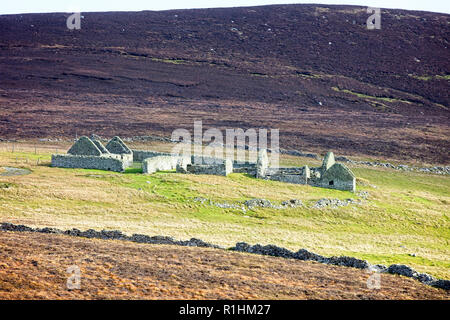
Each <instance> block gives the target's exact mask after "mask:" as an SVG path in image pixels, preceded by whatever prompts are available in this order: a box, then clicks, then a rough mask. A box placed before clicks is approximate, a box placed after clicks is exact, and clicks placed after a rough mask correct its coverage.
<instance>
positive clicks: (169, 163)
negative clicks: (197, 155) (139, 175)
mask: <svg viewBox="0 0 450 320" xmlns="http://www.w3.org/2000/svg"><path fill="white" fill-rule="evenodd" d="M184 158H185V159H189V158H188V157H181V156H156V157H152V158H146V159H145V160H144V161H143V162H142V172H143V173H144V174H151V173H155V172H157V171H166V170H174V169H176V167H177V163H178V162H179V161H180V160H181V159H184Z"/></svg>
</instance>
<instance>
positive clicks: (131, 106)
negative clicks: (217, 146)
mask: <svg viewBox="0 0 450 320" xmlns="http://www.w3.org/2000/svg"><path fill="white" fill-rule="evenodd" d="M83 16H84V19H82V25H81V30H72V31H71V30H68V29H67V28H66V18H67V17H68V14H64V13H53V14H27V15H5V16H0V29H1V30H2V33H1V36H0V93H1V96H0V103H1V104H2V109H1V110H0V136H1V137H3V138H14V137H23V138H28V137H36V136H40V137H43V136H65V137H74V136H75V134H78V135H80V134H88V133H91V132H93V131H95V132H98V133H99V134H102V135H114V134H120V135H123V136H133V135H148V134H157V135H165V136H168V135H170V133H171V132H172V130H173V129H175V128H180V127H182V128H192V125H193V120H194V119H201V120H203V122H204V124H205V126H210V125H211V126H212V125H213V126H216V127H219V128H225V127H242V128H250V127H256V128H260V127H268V128H280V129H281V144H282V147H283V148H298V149H310V150H315V151H324V150H327V149H334V150H336V151H337V152H339V153H347V154H361V155H370V156H379V157H394V158H401V159H407V158H409V159H411V158H413V159H418V160H422V161H428V162H440V163H446V162H448V161H449V155H448V152H447V151H446V149H447V148H448V145H449V139H448V136H449V132H450V130H449V126H448V117H449V110H448V106H449V102H450V98H449V95H448V92H449V70H450V63H449V59H448V45H449V27H448V25H449V22H450V17H449V15H445V14H437V13H426V12H413V11H403V10H387V9H386V10H383V11H382V29H381V30H372V31H371V30H367V28H366V20H367V18H368V16H369V15H368V14H367V13H366V11H365V8H362V7H354V6H316V5H286V6H262V7H248V8H225V9H201V10H172V11H162V12H149V11H144V12H126V13H125V12H112V13H84V14H83Z"/></svg>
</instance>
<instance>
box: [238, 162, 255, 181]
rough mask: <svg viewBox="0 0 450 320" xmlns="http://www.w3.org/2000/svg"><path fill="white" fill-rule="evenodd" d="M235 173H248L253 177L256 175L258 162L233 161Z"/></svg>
mask: <svg viewBox="0 0 450 320" xmlns="http://www.w3.org/2000/svg"><path fill="white" fill-rule="evenodd" d="M233 172H234V173H247V174H249V175H251V176H253V177H256V162H239V161H234V162H233Z"/></svg>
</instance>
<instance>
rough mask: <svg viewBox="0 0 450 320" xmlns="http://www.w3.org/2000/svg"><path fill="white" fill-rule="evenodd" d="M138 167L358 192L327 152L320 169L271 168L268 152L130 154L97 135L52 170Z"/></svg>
mask: <svg viewBox="0 0 450 320" xmlns="http://www.w3.org/2000/svg"><path fill="white" fill-rule="evenodd" d="M133 162H135V163H141V165H142V172H143V174H152V173H155V172H158V171H171V170H176V172H177V173H182V174H209V175H221V176H227V175H229V174H230V173H246V174H248V175H250V176H253V177H255V178H257V179H265V180H275V181H281V182H286V183H295V184H304V185H310V186H313V187H321V188H330V189H337V190H345V191H352V192H354V191H355V190H356V177H355V175H354V174H353V172H352V171H351V170H350V169H349V168H347V167H346V166H345V165H343V164H340V163H336V162H335V158H334V154H333V152H328V153H327V154H326V156H325V158H324V160H323V163H322V165H321V166H320V167H312V168H310V167H308V166H303V167H270V165H269V159H268V156H267V150H265V149H261V150H259V152H258V158H257V161H256V162H239V161H231V160H229V159H222V158H212V157H203V156H198V155H192V156H184V155H179V154H171V153H164V152H157V151H146V150H131V149H130V148H128V146H127V145H126V144H125V143H124V142H123V141H122V139H120V138H119V137H114V138H112V139H111V140H110V141H109V142H108V143H107V144H106V146H103V144H102V143H101V142H100V139H99V138H98V137H96V136H95V135H93V136H91V137H90V138H88V137H85V136H84V137H81V138H80V139H78V140H77V141H76V142H75V143H74V145H73V146H72V147H71V148H70V149H69V151H68V152H67V154H56V155H52V166H54V167H62V168H83V169H99V170H108V171H116V172H123V171H125V169H126V168H128V167H129V166H131V165H132V164H133Z"/></svg>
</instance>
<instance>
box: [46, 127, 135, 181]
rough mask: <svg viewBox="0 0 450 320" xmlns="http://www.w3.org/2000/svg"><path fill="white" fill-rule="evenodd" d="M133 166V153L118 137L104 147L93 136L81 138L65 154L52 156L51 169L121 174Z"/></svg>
mask: <svg viewBox="0 0 450 320" xmlns="http://www.w3.org/2000/svg"><path fill="white" fill-rule="evenodd" d="M132 164H133V152H132V151H131V149H130V148H128V147H127V145H126V144H125V143H124V142H123V141H122V139H120V138H119V137H114V138H112V139H111V140H110V141H109V142H108V143H107V145H106V146H103V144H102V143H101V142H100V140H98V139H97V138H96V137H95V136H94V135H93V136H91V138H88V137H84V136H83V137H81V138H79V139H78V140H77V141H76V142H75V143H74V144H73V146H72V147H71V148H70V149H69V151H67V154H54V155H52V167H60V168H82V169H98V170H107V171H115V172H123V171H125V169H126V168H128V167H129V166H131V165H132Z"/></svg>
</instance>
